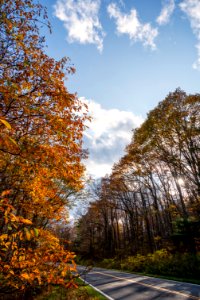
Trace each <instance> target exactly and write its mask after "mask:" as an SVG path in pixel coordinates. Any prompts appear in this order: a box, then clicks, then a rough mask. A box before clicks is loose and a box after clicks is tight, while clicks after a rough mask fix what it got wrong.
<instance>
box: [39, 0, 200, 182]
mask: <svg viewBox="0 0 200 300" xmlns="http://www.w3.org/2000/svg"><path fill="white" fill-rule="evenodd" d="M40 2H41V3H42V4H43V5H45V6H46V7H47V9H48V15H49V19H50V22H51V24H52V28H53V33H52V34H51V35H50V34H48V33H45V34H46V41H47V45H48V48H47V53H48V54H49V55H51V56H53V57H54V58H56V59H59V58H61V57H63V56H68V57H70V59H71V63H73V64H74V66H75V68H76V73H75V75H73V76H70V77H69V79H68V81H67V83H66V84H67V87H68V89H69V91H70V92H77V93H78V96H79V97H81V99H82V100H83V101H86V102H87V103H88V104H89V109H90V113H91V114H92V116H93V122H92V123H91V125H90V129H89V130H88V131H87V132H86V134H85V147H88V149H89V152H90V158H89V159H88V161H87V162H86V165H87V168H88V172H89V173H91V174H92V175H94V176H96V177H99V176H103V175H105V173H109V172H110V170H111V166H112V164H113V163H114V162H117V161H118V159H119V158H120V156H122V154H123V149H124V147H125V145H127V144H128V143H129V142H130V138H131V129H133V128H134V127H136V126H138V125H139V124H141V122H142V120H144V119H145V117H146V114H147V113H148V111H149V110H151V109H153V108H154V107H155V106H156V105H157V103H158V102H159V101H161V100H162V99H164V97H165V96H166V95H167V94H168V93H169V92H170V91H173V90H174V89H175V88H177V87H181V88H182V89H183V90H185V91H186V92H188V93H198V92H199V83H200V0H179V1H178V0H177V1H175V0H126V1H125V0H116V1H114V0H113V1H110V0H40Z"/></svg>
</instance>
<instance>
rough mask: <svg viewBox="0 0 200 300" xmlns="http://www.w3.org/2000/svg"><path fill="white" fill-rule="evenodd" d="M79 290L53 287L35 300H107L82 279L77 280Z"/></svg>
mask: <svg viewBox="0 0 200 300" xmlns="http://www.w3.org/2000/svg"><path fill="white" fill-rule="evenodd" d="M76 283H77V284H78V288H70V289H65V288H63V287H60V286H51V287H49V288H48V289H47V290H46V291H43V293H42V294H40V295H38V296H37V297H35V298H34V300H106V299H107V298H106V297H104V296H103V295H101V294H100V293H98V292H97V291H96V290H95V289H93V288H92V287H91V286H90V285H87V284H86V283H84V282H83V281H82V280H81V279H80V278H78V279H76Z"/></svg>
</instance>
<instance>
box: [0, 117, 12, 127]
mask: <svg viewBox="0 0 200 300" xmlns="http://www.w3.org/2000/svg"><path fill="white" fill-rule="evenodd" d="M0 122H1V123H3V124H4V125H5V126H6V127H7V128H8V129H11V125H10V124H9V123H8V122H7V121H6V120H5V119H2V118H0Z"/></svg>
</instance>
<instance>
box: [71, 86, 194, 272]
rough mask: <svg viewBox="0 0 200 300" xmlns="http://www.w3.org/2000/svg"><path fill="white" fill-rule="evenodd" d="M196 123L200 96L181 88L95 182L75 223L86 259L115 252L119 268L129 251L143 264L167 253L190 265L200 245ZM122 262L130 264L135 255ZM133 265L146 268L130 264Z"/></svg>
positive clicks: (79, 247) (78, 244)
mask: <svg viewBox="0 0 200 300" xmlns="http://www.w3.org/2000/svg"><path fill="white" fill-rule="evenodd" d="M199 126H200V95H199V94H196V95H187V94H186V93H185V92H184V91H182V90H180V89H177V90H176V91H174V92H173V93H170V94H169V95H168V96H167V97H166V99H164V100H163V101H161V102H160V103H159V104H158V106H157V107H156V108H155V109H153V110H152V111H151V112H150V113H149V114H148V116H147V119H146V121H145V122H144V123H143V124H142V125H141V126H140V127H139V128H137V129H135V130H134V132H133V136H132V140H131V143H130V144H129V145H128V146H127V147H126V150H125V155H124V156H123V157H122V158H121V159H120V161H119V162H118V163H116V164H115V165H114V166H113V170H112V174H111V175H110V176H107V177H105V178H103V179H102V180H101V182H100V183H97V184H96V185H95V186H94V187H93V195H94V196H93V197H94V199H95V200H94V201H92V202H91V204H90V206H89V209H88V211H87V213H86V214H85V215H83V216H82V217H81V218H80V220H79V221H78V224H77V238H76V240H75V246H76V248H77V251H78V252H79V253H80V254H81V256H82V258H92V259H94V260H95V259H97V260H102V259H103V258H116V261H115V262H113V266H117V267H121V265H120V259H121V258H125V257H127V256H130V257H131V256H136V257H137V259H138V260H140V264H142V262H141V261H142V260H144V259H145V257H150V256H151V255H154V256H156V255H157V257H158V259H159V260H160V261H163V259H166V260H167V261H168V262H169V259H170V255H175V254H176V257H177V256H179V258H181V257H184V255H186V254H187V255H189V257H190V258H191V257H193V259H194V261H193V264H191V262H190V261H189V260H188V261H187V262H186V264H187V266H188V265H190V267H191V270H192V268H193V267H194V265H195V263H196V260H195V259H197V256H196V254H197V252H198V251H199V247H200V131H199V129H200V127H199ZM179 254H181V255H179ZM148 255H149V256H148ZM140 256H141V257H140ZM154 256H152V257H154ZM110 264H111V265H110ZM125 264H126V266H127V267H129V268H130V265H131V258H129V261H127V262H126V263H125ZM173 264H174V261H173ZM178 264H179V265H182V267H183V269H181V272H184V271H185V274H186V273H187V271H186V269H185V270H184V267H185V266H183V263H182V262H180V261H179V262H178ZM198 264H199V261H198ZM198 264H197V265H198ZM106 265H107V266H109V265H110V266H112V260H110V261H109V260H105V264H104V266H106ZM134 269H136V270H137V269H139V270H140V271H142V270H143V267H142V265H141V266H138V267H137V266H135V265H134V262H133V270H134ZM191 270H190V271H191ZM195 270H196V268H195V267H194V268H193V272H194V274H193V275H194V276H195ZM196 271H197V272H199V271H200V270H199V269H198V270H196ZM155 272H158V270H156V271H155ZM168 272H169V273H170V269H169V268H168ZM191 272H192V271H191ZM172 273H173V272H172ZM174 274H176V271H174ZM198 276H199V273H198Z"/></svg>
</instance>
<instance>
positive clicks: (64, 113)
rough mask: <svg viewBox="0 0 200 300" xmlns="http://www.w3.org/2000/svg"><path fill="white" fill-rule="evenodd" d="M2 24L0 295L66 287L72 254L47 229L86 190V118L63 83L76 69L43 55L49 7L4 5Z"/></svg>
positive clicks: (16, 1)
mask: <svg viewBox="0 0 200 300" xmlns="http://www.w3.org/2000/svg"><path fill="white" fill-rule="evenodd" d="M0 21H1V22H0V34H1V42H0V66H1V71H0V174H1V177H0V182H1V186H0V193H1V199H0V216H1V218H0V263H1V264H0V286H1V287H0V293H7V292H14V291H15V290H21V291H26V290H28V289H30V288H31V289H32V288H33V287H37V286H38V285H46V284H47V283H57V284H63V285H67V286H68V285H70V284H71V283H72V280H71V279H72V277H73V276H72V275H71V268H72V270H74V266H73V264H72V265H69V263H73V257H74V254H73V253H70V252H67V251H65V250H64V249H63V248H62V246H61V245H60V243H59V240H58V238H56V237H55V236H54V235H53V234H52V233H51V232H50V230H48V229H47V227H48V226H47V225H48V224H50V222H51V221H53V222H54V221H55V220H59V219H60V218H61V216H62V212H63V209H64V207H65V206H66V205H67V199H68V197H69V196H70V195H71V194H72V193H74V192H76V191H78V190H80V189H81V188H82V186H83V179H82V176H83V173H84V166H83V165H82V163H81V159H82V158H84V157H85V153H84V151H83V149H82V134H83V130H84V128H85V125H84V122H85V120H86V119H87V116H86V114H82V113H81V111H82V109H83V104H82V103H81V102H80V101H79V100H78V98H77V96H76V95H74V94H70V93H69V92H68V90H67V89H66V87H65V85H64V79H65V73H66V72H67V73H71V72H74V69H73V68H72V67H70V66H68V59H66V58H63V59H61V60H60V61H56V60H54V59H53V58H50V57H49V56H48V55H46V54H45V52H44V38H43V37H41V36H40V34H39V29H40V24H45V25H46V26H49V24H48V20H47V14H46V10H45V9H44V8H43V7H42V6H41V5H40V4H34V3H33V1H32V0H7V1H6V0H2V1H0ZM84 109H85V107H84ZM58 262H59V264H58ZM66 274H68V276H67V275H66Z"/></svg>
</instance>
